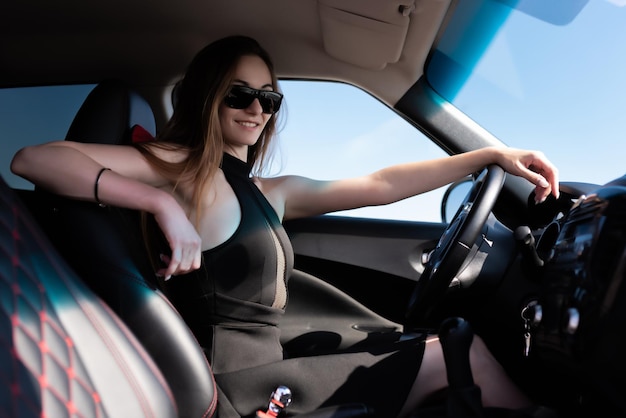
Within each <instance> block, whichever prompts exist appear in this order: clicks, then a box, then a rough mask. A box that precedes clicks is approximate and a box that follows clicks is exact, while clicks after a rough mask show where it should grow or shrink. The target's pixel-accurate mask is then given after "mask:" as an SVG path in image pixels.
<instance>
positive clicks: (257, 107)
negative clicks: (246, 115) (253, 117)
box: [246, 97, 263, 114]
mask: <svg viewBox="0 0 626 418" xmlns="http://www.w3.org/2000/svg"><path fill="white" fill-rule="evenodd" d="M246 110H247V111H248V112H250V113H254V114H258V113H262V112H263V108H262V107H261V102H259V99H258V98H256V97H255V98H254V100H252V103H250V105H249V106H248V107H247V108H246Z"/></svg>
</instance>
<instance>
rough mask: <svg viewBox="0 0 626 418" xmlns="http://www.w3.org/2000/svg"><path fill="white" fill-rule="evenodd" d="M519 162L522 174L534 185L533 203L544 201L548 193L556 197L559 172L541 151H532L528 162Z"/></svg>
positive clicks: (557, 195)
mask: <svg viewBox="0 0 626 418" xmlns="http://www.w3.org/2000/svg"><path fill="white" fill-rule="evenodd" d="M520 163H521V164H522V165H523V166H524V168H523V169H522V173H523V174H522V175H523V176H524V177H525V178H526V179H528V180H529V181H530V182H532V183H533V184H534V185H535V203H542V202H544V201H545V200H546V198H547V197H548V196H549V195H550V194H552V195H553V196H554V197H555V198H557V199H558V197H559V172H558V170H557V169H556V167H555V166H554V165H553V164H552V163H551V162H550V161H549V160H548V159H547V158H546V157H545V156H544V155H543V154H542V153H540V152H532V153H531V158H530V161H529V163H528V162H527V163H526V164H525V163H524V161H523V160H522V161H520Z"/></svg>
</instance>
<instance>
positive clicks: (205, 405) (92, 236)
mask: <svg viewBox="0 0 626 418" xmlns="http://www.w3.org/2000/svg"><path fill="white" fill-rule="evenodd" d="M137 126H141V127H143V128H144V129H145V130H146V131H148V132H149V133H151V134H154V129H155V123H154V115H153V114H152V110H151V109H150V107H149V105H148V103H147V102H145V100H144V99H143V98H141V97H140V96H139V95H138V94H136V93H134V92H133V91H132V90H131V89H130V88H128V87H127V86H126V85H124V83H121V82H118V81H106V82H103V83H101V84H99V85H97V86H96V87H95V88H94V90H93V91H92V92H91V93H90V94H89V96H88V97H87V99H86V100H85V102H84V104H83V106H82V107H81V108H80V109H79V111H78V113H77V115H76V117H75V119H74V121H73V122H72V125H71V126H70V128H69V130H68V134H67V136H66V140H74V141H84V142H105V143H109V144H128V143H130V142H131V141H132V134H133V132H134V130H135V129H136V128H137ZM20 193H21V195H22V199H23V201H24V202H25V203H26V204H27V206H28V207H29V208H30V209H31V212H32V213H33V214H34V215H35V217H36V219H37V220H38V221H39V224H40V226H41V227H42V228H43V229H44V231H45V232H46V234H47V235H48V237H49V238H50V239H51V240H52V242H53V244H54V246H55V248H56V249H57V250H58V251H59V252H60V253H61V255H62V256H63V258H64V259H65V260H67V261H68V263H69V264H70V266H71V267H72V268H73V269H74V271H76V273H78V275H79V276H80V278H81V279H82V280H83V281H84V282H85V283H86V284H87V285H88V286H89V288H90V289H91V290H92V291H94V292H95V293H96V294H97V295H98V296H99V297H100V298H102V299H103V301H104V302H105V303H106V304H107V305H108V306H109V307H111V308H112V309H113V311H114V312H115V313H116V314H117V315H119V317H120V318H121V320H122V321H123V322H124V323H125V324H126V325H127V326H128V327H129V328H130V330H131V331H132V333H133V334H134V335H135V337H137V338H138V340H139V341H140V343H141V344H142V346H143V347H144V348H145V349H146V350H147V351H148V352H149V354H150V356H151V357H152V359H153V360H154V361H155V363H156V365H157V368H158V370H159V371H160V372H161V373H162V374H163V376H164V379H165V381H166V382H167V383H168V387H169V389H170V390H171V392H172V394H173V397H174V401H175V402H174V404H175V405H176V406H177V408H178V412H177V415H178V416H185V417H205V416H207V417H208V416H212V415H213V413H214V411H215V409H216V401H217V393H216V390H215V384H214V381H213V376H212V373H211V370H210V366H209V364H208V362H207V360H206V357H205V356H204V354H203V352H202V350H201V348H200V347H199V346H198V344H197V342H196V340H195V338H194V337H193V334H192V333H191V332H190V331H189V329H188V328H187V326H186V324H185V323H184V321H183V320H182V318H181V317H180V316H179V315H178V313H177V312H176V311H175V310H174V309H173V308H172V307H171V304H170V303H169V301H168V300H167V299H166V298H165V297H164V296H163V295H162V294H161V293H160V292H159V291H158V290H157V288H156V283H155V281H154V279H155V277H154V273H153V271H152V269H151V267H150V265H149V262H148V258H147V255H146V253H145V249H144V247H143V245H142V239H141V229H140V226H139V225H140V223H139V213H137V212H135V211H130V210H124V209H120V208H113V207H106V208H102V207H100V206H98V205H96V204H93V203H88V202H79V201H75V200H71V199H66V198H63V197H60V196H56V195H52V194H49V193H46V192H45V191H43V190H37V191H35V192H26V191H22V192H20Z"/></svg>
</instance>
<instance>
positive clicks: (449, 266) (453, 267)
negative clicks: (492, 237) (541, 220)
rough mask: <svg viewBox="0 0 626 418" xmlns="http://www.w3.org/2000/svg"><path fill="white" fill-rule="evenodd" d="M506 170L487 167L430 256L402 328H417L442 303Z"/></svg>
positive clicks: (490, 206) (467, 254) (480, 226)
mask: <svg viewBox="0 0 626 418" xmlns="http://www.w3.org/2000/svg"><path fill="white" fill-rule="evenodd" d="M504 176H505V171H504V170H503V169H502V168H501V167H500V166H498V165H490V166H488V167H486V168H485V169H484V170H483V171H482V172H481V173H480V175H479V176H478V177H477V178H476V180H475V181H474V184H473V185H472V188H471V190H470V191H469V193H468V194H467V196H466V197H465V199H464V200H463V203H462V204H461V206H460V207H459V209H458V210H457V212H456V214H455V215H454V218H453V219H452V220H451V221H450V223H449V224H448V227H447V228H446V230H445V231H444V232H443V234H442V235H441V238H439V242H438V243H437V246H436V247H435V249H434V250H433V251H432V252H431V253H430V255H429V259H428V262H427V263H426V266H425V269H424V272H423V273H422V275H421V277H420V278H419V280H418V282H417V284H416V285H415V288H414V289H413V293H412V294H411V298H410V299H409V304H408V307H407V310H406V318H405V326H409V327H410V326H419V325H420V324H421V323H423V321H424V319H426V318H427V317H428V315H429V314H430V313H431V311H432V309H433V308H434V307H435V305H437V303H439V302H440V301H441V299H442V298H443V296H444V294H445V292H446V290H447V289H448V287H449V286H450V283H451V282H452V279H454V277H455V276H456V275H457V273H458V272H459V269H460V268H461V266H462V265H463V263H464V262H465V260H466V259H467V257H468V256H469V253H470V251H471V249H472V246H473V245H474V243H475V242H476V238H478V234H479V233H480V232H481V231H482V229H483V226H484V225H485V222H487V218H488V217H489V214H490V213H491V210H492V209H493V206H494V204H495V202H496V199H497V198H498V195H499V194H500V190H501V189H502V185H503V184H504Z"/></svg>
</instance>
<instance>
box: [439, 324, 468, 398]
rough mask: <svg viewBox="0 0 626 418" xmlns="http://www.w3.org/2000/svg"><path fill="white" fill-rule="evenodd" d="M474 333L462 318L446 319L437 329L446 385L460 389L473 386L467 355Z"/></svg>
mask: <svg viewBox="0 0 626 418" xmlns="http://www.w3.org/2000/svg"><path fill="white" fill-rule="evenodd" d="M473 339H474V332H473V331H472V328H471V327H470V325H469V322H467V321H466V320H464V319H463V318H448V319H446V320H445V321H444V322H443V323H442V324H441V327H440V329H439V341H440V342H441V347H442V349H443V357H444V359H445V361H446V372H447V375H448V384H449V385H450V387H451V388H455V389H461V388H466V387H471V386H473V385H474V378H473V376H472V369H471V367H470V360H469V353H470V346H471V345H472V340H473Z"/></svg>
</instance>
